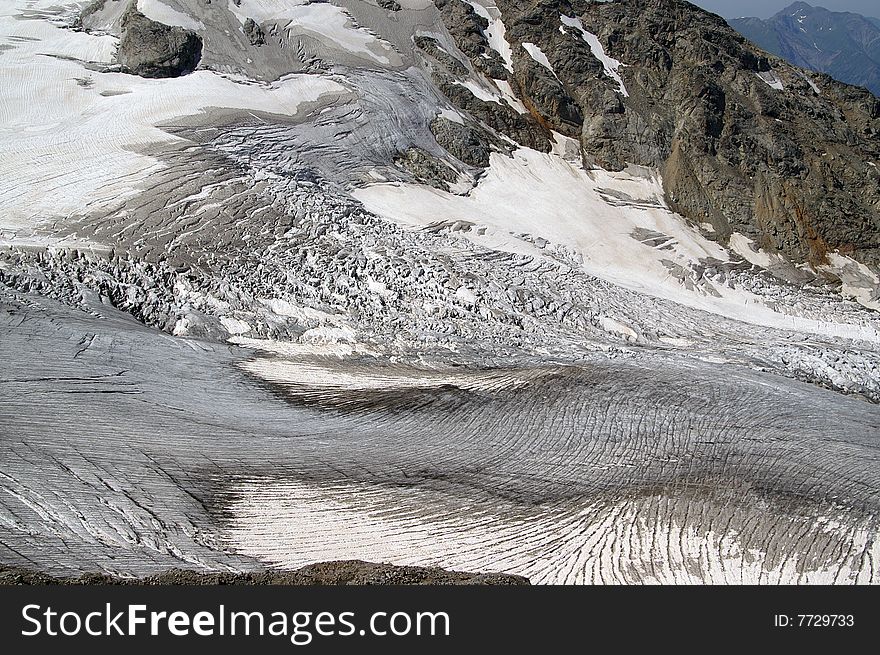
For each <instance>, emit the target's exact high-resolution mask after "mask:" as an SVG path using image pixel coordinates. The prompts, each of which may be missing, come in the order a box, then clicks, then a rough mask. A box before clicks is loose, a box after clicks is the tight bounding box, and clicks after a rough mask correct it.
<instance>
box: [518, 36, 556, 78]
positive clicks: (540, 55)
mask: <svg viewBox="0 0 880 655" xmlns="http://www.w3.org/2000/svg"><path fill="white" fill-rule="evenodd" d="M522 47H523V48H525V50H526V52H528V53H529V57H531V58H532V59H534V60H535V61H536V62H538V63H539V64H541V66H543V67H544V68H546V69H547V70H548V71H550V72H551V73H553V77H555V78H556V79H557V80H558V79H559V77H558V76H557V75H556V71H555V70H553V66H552V65H551V64H550V60H549V59H547V55H545V54H544V51H543V50H541V48H539V47H538V46H536V45H535V44H534V43H523V44H522Z"/></svg>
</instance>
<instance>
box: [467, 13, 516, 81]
mask: <svg viewBox="0 0 880 655" xmlns="http://www.w3.org/2000/svg"><path fill="white" fill-rule="evenodd" d="M462 1H463V2H466V3H467V4H469V5H470V6H471V7H473V8H474V12H475V13H476V14H477V16H480V17H482V18H485V19H486V20H487V21H489V27H487V28H486V30H485V32H484V33H483V34H484V36H485V37H486V39H487V40H488V42H489V47H490V48H492V49H493V50H494V51H495V52H497V53H498V54H499V55H501V59H502V60H503V61H504V67H505V68H506V69H507V70H508V71H510V72H511V73H512V72H513V50H512V49H511V47H510V44H509V43H508V42H507V39H506V38H505V34H506V33H507V28H506V27H505V26H504V22H503V21H502V20H501V11H500V10H499V9H498V7H496V6H495V5H494V4H490V2H491V0H462Z"/></svg>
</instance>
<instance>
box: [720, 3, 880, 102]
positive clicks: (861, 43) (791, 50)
mask: <svg viewBox="0 0 880 655" xmlns="http://www.w3.org/2000/svg"><path fill="white" fill-rule="evenodd" d="M728 22H729V23H730V25H731V26H732V27H734V28H735V29H736V30H737V31H739V32H740V33H741V34H742V35H743V36H745V37H746V38H747V39H749V40H750V41H753V42H754V43H756V44H758V45H759V46H761V47H762V48H764V49H765V50H767V51H769V52H772V53H773V54H775V55H778V56H780V57H782V58H783V59H786V60H788V61H790V62H791V63H793V64H795V65H797V66H801V67H802V68H809V69H811V70H815V71H821V72H823V73H828V74H829V75H831V76H832V77H834V78H836V79H838V80H840V81H841V82H847V83H848V84H855V85H858V86H863V87H865V88H867V89H868V90H870V91H871V92H872V93H873V94H874V95H880V18H871V17H867V16H862V15H861V14H854V13H851V12H838V11H829V10H828V9H825V8H823V7H813V6H812V5H809V4H807V3H806V2H795V3H794V4H792V5H790V6H788V7H786V8H785V9H783V10H782V11H780V12H779V13H778V14H776V15H775V16H773V17H771V18H768V19H767V20H762V19H760V18H735V19H732V20H730V21H728Z"/></svg>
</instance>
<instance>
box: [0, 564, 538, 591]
mask: <svg viewBox="0 0 880 655" xmlns="http://www.w3.org/2000/svg"><path fill="white" fill-rule="evenodd" d="M46 584H51V585H96V584H99V585H137V586H152V585H160V586H164V585H290V586H300V585H309V586H311V585H527V584H529V581H528V580H527V579H526V578H523V577H521V576H517V575H504V574H499V573H463V572H459V571H446V570H444V569H439V568H425V567H419V566H393V565H391V564H376V563H373V562H361V561H357V560H348V561H339V562H321V563H318V564H310V565H309V566H304V567H302V568H300V569H296V570H295V571H258V572H254V573H202V572H197V571H192V570H189V569H172V570H169V571H165V572H163V573H158V574H156V575H150V576H147V577H143V578H130V577H125V578H122V577H117V576H111V575H100V574H95V573H91V574H86V575H82V576H78V577H60V578H56V577H53V576H51V575H46V574H45V573H39V572H37V571H30V570H28V569H11V568H6V567H0V585H46Z"/></svg>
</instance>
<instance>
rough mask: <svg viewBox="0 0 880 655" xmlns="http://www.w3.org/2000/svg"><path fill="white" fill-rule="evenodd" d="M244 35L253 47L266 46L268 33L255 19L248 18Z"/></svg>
mask: <svg viewBox="0 0 880 655" xmlns="http://www.w3.org/2000/svg"><path fill="white" fill-rule="evenodd" d="M244 34H245V36H247V38H248V41H250V42H251V45H253V46H261V45H266V33H265V32H264V31H263V28H262V27H260V26H259V25H258V24H257V23H256V21H254V19H253V18H248V19H247V20H246V21H245V22H244Z"/></svg>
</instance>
